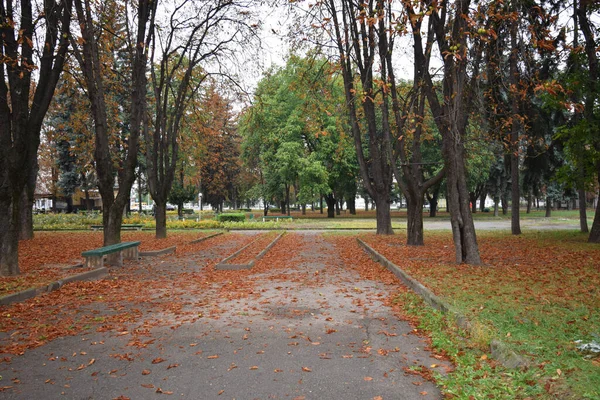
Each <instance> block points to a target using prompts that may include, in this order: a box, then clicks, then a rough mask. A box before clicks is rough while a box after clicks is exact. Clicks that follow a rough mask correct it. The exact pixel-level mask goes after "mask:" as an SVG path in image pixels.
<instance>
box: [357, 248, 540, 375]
mask: <svg viewBox="0 0 600 400" xmlns="http://www.w3.org/2000/svg"><path fill="white" fill-rule="evenodd" d="M356 240H357V242H358V244H359V245H360V246H361V247H362V248H363V249H364V250H365V251H366V252H367V253H368V254H369V255H370V256H371V257H372V258H374V259H375V261H377V262H378V263H380V264H381V265H383V266H384V267H386V268H387V269H388V270H390V271H391V272H392V273H393V274H394V275H396V276H397V277H398V278H400V280H401V281H402V282H404V284H405V285H406V286H408V287H409V288H410V289H411V290H413V291H414V292H415V293H416V294H418V295H419V296H420V297H421V298H422V299H423V300H424V301H425V302H426V303H427V304H429V305H430V306H431V307H433V308H435V309H437V310H439V311H441V312H442V313H444V314H449V315H451V316H452V317H453V318H454V321H455V322H456V324H457V325H458V326H459V327H460V328H461V329H464V330H465V331H467V332H471V331H472V330H473V325H472V324H471V322H470V321H469V319H468V318H467V317H466V316H465V315H463V314H461V313H460V312H458V311H456V310H454V308H453V307H452V306H450V304H448V303H447V302H446V301H445V300H443V299H442V298H440V297H438V296H436V295H435V294H434V293H433V292H432V291H431V290H429V289H427V288H426V287H425V286H423V285H422V284H421V283H420V282H419V281H417V280H416V279H415V278H413V277H412V276H410V275H409V274H407V273H406V272H405V271H404V270H402V269H401V268H400V267H398V266H397V265H396V264H394V263H392V262H391V261H390V260H388V259H387V258H385V257H384V256H383V255H381V254H380V253H378V252H377V251H376V250H375V249H373V248H372V247H371V246H369V245H368V244H366V243H365V242H363V241H362V240H361V239H359V238H356ZM490 353H491V355H492V357H494V358H495V359H496V360H498V362H500V363H501V364H502V365H504V366H505V367H506V368H526V367H528V362H527V360H525V359H524V358H523V357H521V356H520V355H518V354H517V353H516V352H515V351H514V350H512V349H511V348H510V346H508V345H507V344H506V343H504V342H502V341H500V340H498V339H492V340H491V341H490Z"/></svg>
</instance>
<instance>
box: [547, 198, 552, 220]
mask: <svg viewBox="0 0 600 400" xmlns="http://www.w3.org/2000/svg"><path fill="white" fill-rule="evenodd" d="M551 216H552V200H551V199H550V197H546V218H550V217H551Z"/></svg>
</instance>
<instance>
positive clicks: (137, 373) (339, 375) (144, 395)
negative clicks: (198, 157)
mask: <svg viewBox="0 0 600 400" xmlns="http://www.w3.org/2000/svg"><path fill="white" fill-rule="evenodd" d="M249 234H252V233H249ZM284 238H285V240H281V241H280V242H278V244H277V245H276V246H275V247H274V248H273V249H272V250H271V251H270V252H269V253H272V252H274V253H275V254H278V255H279V258H277V259H275V258H273V259H269V254H268V255H267V257H266V258H265V259H264V260H263V261H261V262H262V263H269V262H275V261H274V260H282V259H283V260H284V261H279V262H285V266H284V267H283V268H282V267H281V266H279V267H280V268H278V269H276V270H273V271H270V270H269V269H264V268H263V269H262V272H260V273H256V274H254V273H251V274H250V275H247V282H245V283H246V284H247V285H246V286H244V287H245V290H246V291H247V292H248V293H239V292H236V293H235V294H228V295H225V296H224V295H223V293H224V290H225V289H227V285H228V284H229V282H227V281H223V282H220V283H219V284H215V283H213V284H211V285H208V284H206V283H203V278H202V277H203V274H206V273H207V272H206V271H207V268H210V267H211V265H214V263H216V262H217V261H218V260H219V259H220V258H224V257H225V256H226V255H228V254H231V253H233V252H234V251H235V250H236V248H237V247H238V246H241V244H240V242H238V241H236V240H232V241H230V242H223V243H224V244H221V245H220V246H215V247H214V248H213V249H212V250H211V251H207V252H203V253H202V254H190V255H187V256H185V257H181V256H179V257H174V256H162V257H160V258H153V259H143V260H141V261H139V262H137V261H136V262H126V264H125V267H124V270H127V271H128V273H129V274H131V273H135V274H136V276H137V277H138V279H140V280H141V281H144V282H148V286H149V287H150V286H153V287H159V288H161V289H156V290H155V292H154V300H155V301H156V302H158V301H162V303H161V304H163V307H160V308H157V307H156V306H155V305H154V302H153V301H149V302H147V305H145V306H144V305H143V304H142V305H141V306H140V305H139V304H138V305H136V306H135V307H136V308H137V309H136V315H138V316H139V317H138V318H137V319H136V320H135V321H132V322H131V323H130V324H129V325H128V326H124V327H121V328H119V329H112V330H107V331H104V332H98V331H95V330H92V331H91V332H86V333H84V334H78V335H75V336H69V337H64V338H60V339H57V340H54V341H52V342H50V343H47V344H45V345H43V346H41V347H38V348H35V349H33V350H29V351H26V352H25V353H24V354H23V355H21V356H12V358H11V360H10V362H2V363H0V375H1V376H2V380H0V387H3V386H10V387H9V388H6V389H5V390H3V391H2V392H0V398H2V399H6V400H9V399H117V398H121V399H125V398H130V399H153V398H163V397H164V396H167V398H169V397H171V398H188V399H296V400H301V399H345V400H350V399H379V400H383V399H440V398H442V396H441V393H440V390H439V388H437V387H436V386H435V385H434V384H433V383H431V382H429V381H427V380H424V379H423V378H422V377H421V376H419V375H415V374H413V373H410V370H415V369H417V370H418V369H420V368H424V369H426V370H427V369H432V370H435V371H437V372H440V373H442V374H443V373H444V371H447V370H448V369H450V368H451V366H450V365H448V363H447V362H445V361H443V360H441V359H440V358H439V357H437V356H435V355H433V354H431V353H430V352H429V351H426V350H425V348H426V343H425V341H424V340H423V339H422V338H420V337H419V336H416V335H415V334H413V333H414V330H413V328H412V327H411V326H410V325H409V324H408V323H407V322H405V321H403V320H401V319H399V318H398V317H397V316H396V314H395V313H394V312H393V310H392V309H391V308H390V307H388V306H387V305H386V304H385V302H384V301H383V299H385V298H388V297H389V296H390V295H391V294H392V293H394V291H395V290H397V287H395V285H390V284H384V283H381V282H377V281H371V280H366V279H363V278H361V277H360V276H359V275H358V274H357V273H356V272H354V271H352V270H350V269H348V268H347V267H346V265H345V264H344V263H345V261H344V260H342V259H341V258H340V257H339V254H337V253H336V249H335V247H334V246H333V244H332V243H331V242H330V241H328V240H326V239H325V238H324V237H323V236H322V234H321V233H316V232H293V233H292V232H289V233H288V234H287V235H286V236H284ZM281 255H283V257H281ZM369 262H371V261H369ZM212 273H214V272H212ZM228 273H229V274H235V273H231V272H228ZM119 274H120V272H119V271H117V270H114V271H113V272H112V273H111V275H112V276H113V279H114V277H118V275H119ZM182 276H185V277H188V278H187V279H186V280H185V281H183V280H181V279H182V278H181V277H182ZM231 276H233V275H231ZM192 277H193V278H192ZM192 281H193V282H192ZM196 281H197V284H196V283H195V282H196ZM157 282H158V284H157ZM184 282H185V285H184ZM177 285H179V286H180V287H179V288H177V287H176V286H177ZM194 285H198V287H195V286H194ZM231 285H234V283H233V282H231ZM181 286H185V290H183V289H181ZM178 289H179V290H178ZM232 293H233V292H232ZM165 298H166V300H165ZM165 304H171V305H172V306H173V307H171V308H172V309H169V307H164V305H165ZM179 304H181V305H182V307H175V305H179ZM119 306H120V307H128V306H129V307H133V306H132V305H127V304H121V305H119ZM88 311H89V310H88ZM82 312H86V310H82ZM94 313H95V315H97V316H98V317H102V315H103V313H106V314H108V313H110V309H109V308H103V307H100V306H98V307H97V308H96V309H95V310H94ZM156 321H160V323H156ZM3 340H7V338H6V337H4V338H3ZM8 340H9V339H8Z"/></svg>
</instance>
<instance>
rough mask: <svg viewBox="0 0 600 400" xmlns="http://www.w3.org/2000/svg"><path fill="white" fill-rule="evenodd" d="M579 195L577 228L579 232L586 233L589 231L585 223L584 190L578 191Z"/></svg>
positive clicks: (585, 202) (585, 205)
mask: <svg viewBox="0 0 600 400" xmlns="http://www.w3.org/2000/svg"><path fill="white" fill-rule="evenodd" d="M578 194H579V227H580V230H581V232H583V233H588V232H589V231H590V230H589V228H588V223H587V201H586V193H585V189H584V188H580V189H579V190H578Z"/></svg>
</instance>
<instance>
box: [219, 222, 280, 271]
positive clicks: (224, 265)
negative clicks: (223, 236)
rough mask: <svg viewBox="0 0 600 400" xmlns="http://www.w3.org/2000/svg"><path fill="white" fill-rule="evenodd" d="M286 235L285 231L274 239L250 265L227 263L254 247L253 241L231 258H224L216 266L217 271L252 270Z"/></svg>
mask: <svg viewBox="0 0 600 400" xmlns="http://www.w3.org/2000/svg"><path fill="white" fill-rule="evenodd" d="M284 234H285V231H284V232H281V233H280V234H279V235H277V237H276V238H275V239H273V241H272V242H271V243H269V245H268V246H267V247H265V248H264V249H263V250H262V251H261V252H260V253H258V255H257V256H256V257H255V258H254V259H253V260H252V261H250V263H248V264H228V263H227V261H229V260H232V259H234V258H235V257H237V256H238V255H240V254H241V253H242V252H243V251H244V250H246V248H248V247H250V246H252V244H253V243H254V242H255V241H256V240H253V241H252V242H250V243H249V244H247V245H245V246H244V247H242V248H241V249H239V250H238V251H236V252H235V253H233V254H232V255H230V256H229V257H227V258H224V259H223V260H221V261H219V262H218V263H217V265H215V269H217V270H233V271H238V270H241V269H251V268H252V267H253V266H254V264H256V261H258V260H260V259H261V258H263V257H264V255H265V254H267V252H268V251H269V250H270V249H271V247H273V246H274V245H275V243H277V241H278V240H279V239H281V237H282V236H283V235H284Z"/></svg>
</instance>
